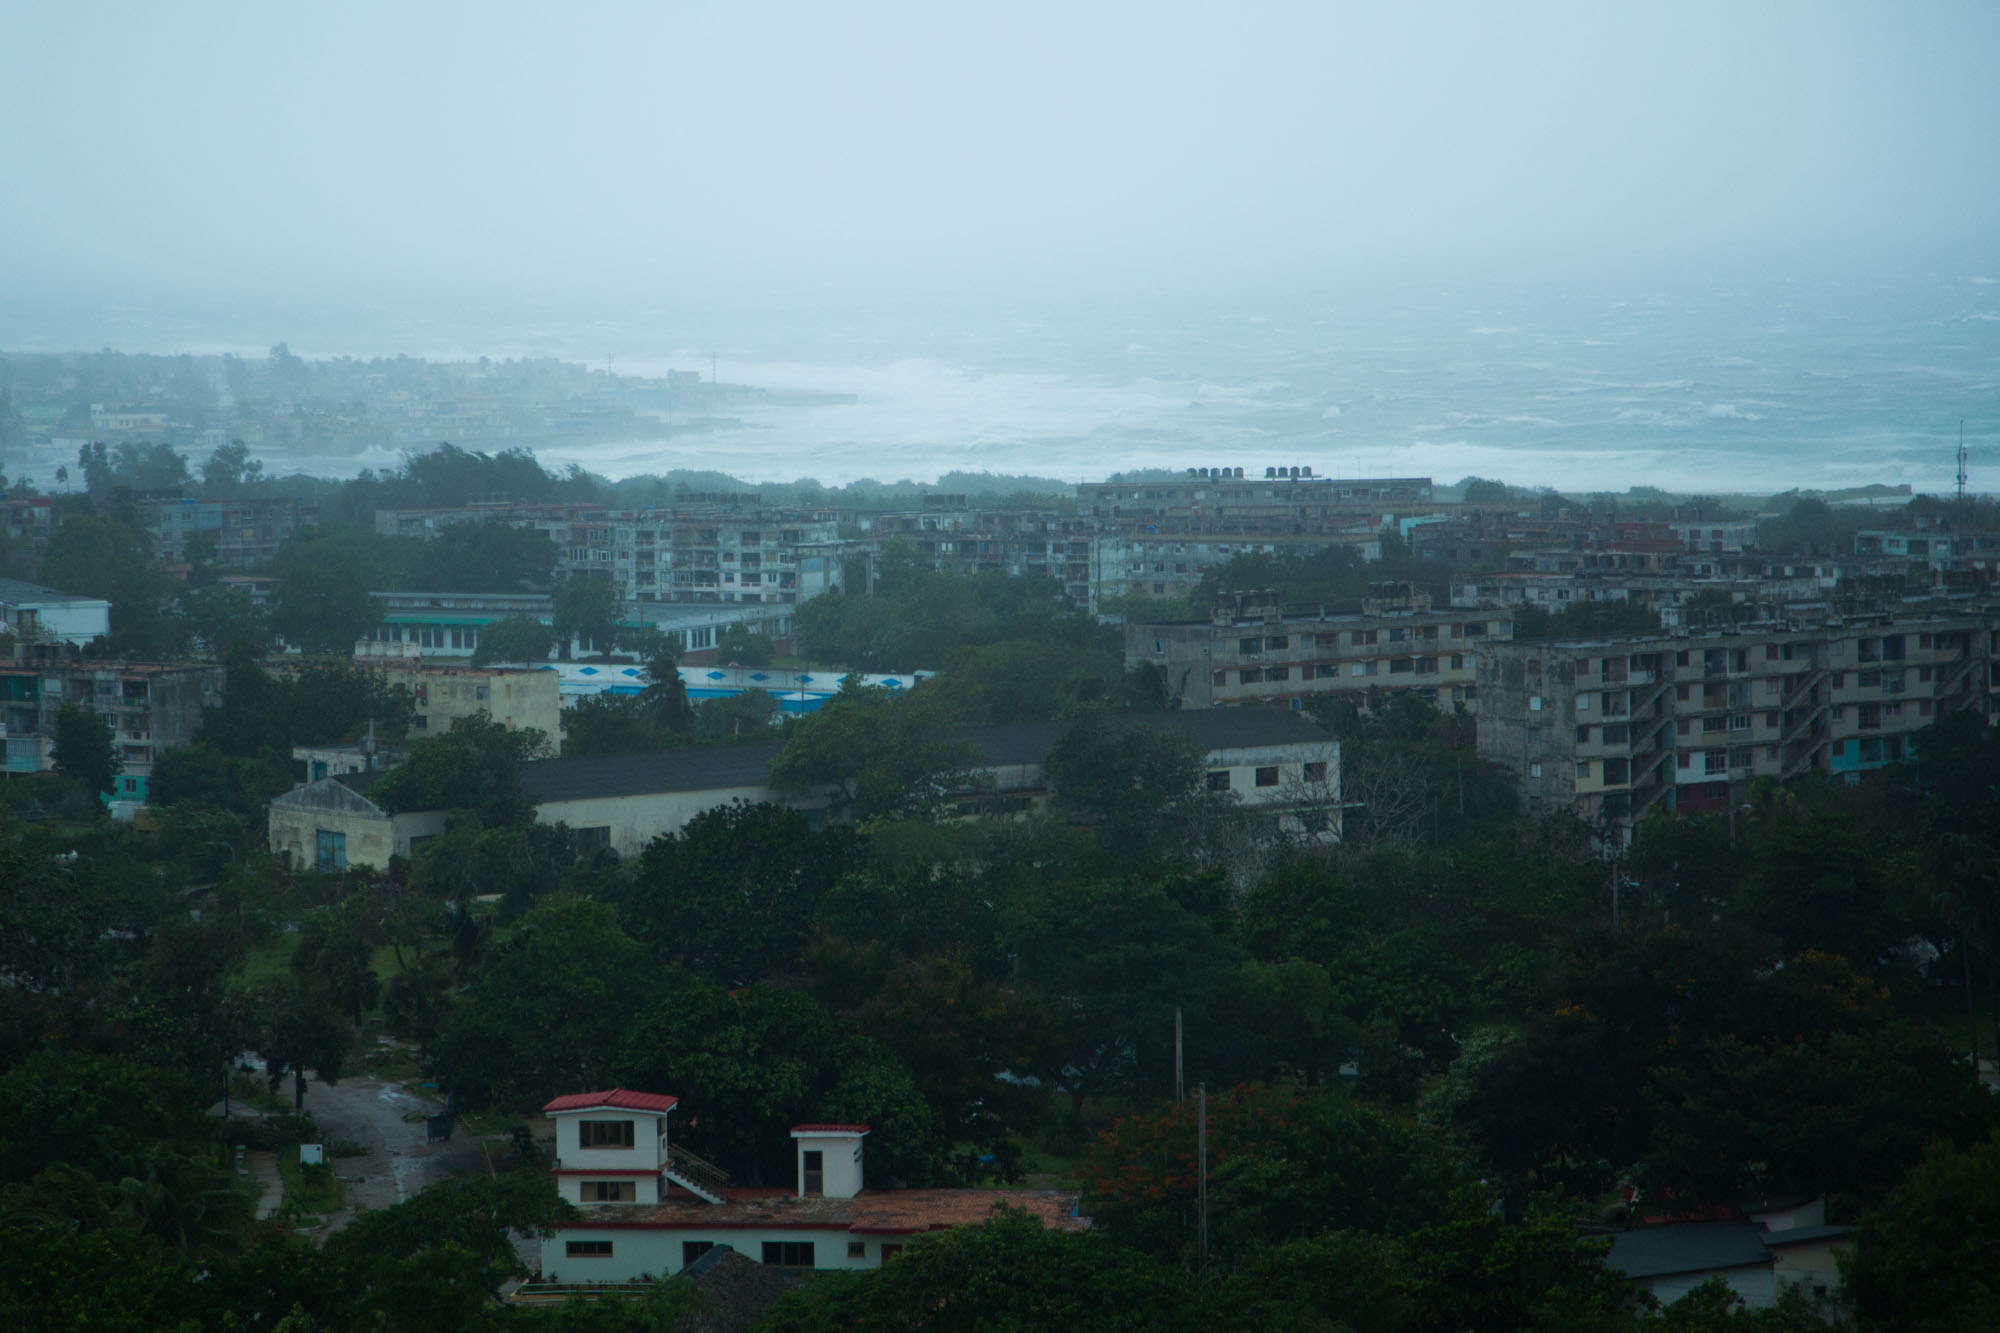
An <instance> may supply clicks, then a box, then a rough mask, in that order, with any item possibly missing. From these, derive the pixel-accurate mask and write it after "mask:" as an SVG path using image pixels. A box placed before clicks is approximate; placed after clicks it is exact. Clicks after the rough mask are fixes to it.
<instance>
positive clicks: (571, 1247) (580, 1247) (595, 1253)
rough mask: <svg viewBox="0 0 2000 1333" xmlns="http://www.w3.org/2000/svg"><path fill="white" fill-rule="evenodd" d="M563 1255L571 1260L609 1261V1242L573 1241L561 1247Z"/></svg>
mask: <svg viewBox="0 0 2000 1333" xmlns="http://www.w3.org/2000/svg"><path fill="white" fill-rule="evenodd" d="M563 1253H564V1254H565V1255H567V1256H568V1257H569V1258H571V1259H609V1258H610V1257H611V1242H610V1241H608V1240H573V1241H571V1242H569V1244H567V1245H565V1246H564V1247H563Z"/></svg>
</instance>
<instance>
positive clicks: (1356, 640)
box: [1347, 629, 1378, 648]
mask: <svg viewBox="0 0 2000 1333" xmlns="http://www.w3.org/2000/svg"><path fill="white" fill-rule="evenodd" d="M1377 633H1378V631H1376V630H1372V629H1356V630H1349V631H1348V632H1347V639H1348V642H1349V643H1352V644H1353V645H1355V646H1356V647H1357V648H1358V647H1360V646H1361V645H1362V644H1364V643H1373V642H1375V635H1376V634H1377Z"/></svg>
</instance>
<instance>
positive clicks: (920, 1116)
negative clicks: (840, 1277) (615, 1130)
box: [613, 969, 943, 1186]
mask: <svg viewBox="0 0 2000 1333" xmlns="http://www.w3.org/2000/svg"><path fill="white" fill-rule="evenodd" d="M650 976H651V977H652V978H653V982H652V985H651V987H650V988H649V993H648V995H647V996H646V997H645V998H646V1000H647V1003H646V1004H645V1007H644V1010H643V1012H641V1013H640V1014H639V1015H638V1017H637V1018H636V1019H634V1020H633V1022H632V1024H631V1025H630V1027H629V1030H628V1031H627V1032H626V1033H625V1034H624V1038H623V1041H622V1043H621V1044H620V1045H619V1048H618V1050H619V1056H618V1062H617V1064H616V1066H615V1067H614V1070H613V1073H614V1076H615V1078H614V1081H615V1082H617V1083H618V1084H619V1085H621V1086H624V1087H637V1088H645V1087H668V1086H671V1087H673V1088H674V1090H675V1092H676V1093H677V1094H678V1095H679V1096H680V1098H681V1102H682V1105H683V1109H684V1111H685V1113H686V1114H687V1117H688V1119H687V1120H686V1121H685V1122H682V1123H680V1124H678V1125H677V1127H676V1132H677V1133H679V1134H681V1135H682V1137H683V1140H684V1141H685V1142H687V1143H689V1145H690V1146H692V1147H693V1148H694V1149H695V1150H696V1151H698V1152H701V1153H704V1154H707V1155H710V1156H713V1157H715V1158H716V1159H717V1160H718V1161H720V1162H721V1163H722V1164H723V1165H724V1166H726V1167H729V1168H731V1169H732V1170H734V1171H735V1172H736V1173H737V1174H738V1175H739V1176H740V1177H743V1178H747V1179H748V1180H750V1181H752V1182H754V1183H759V1184H763V1183H775V1182H777V1181H784V1180H789V1179H790V1178H791V1172H792V1163H793V1161H794V1158H793V1155H792V1154H793V1148H794V1144H793V1142H792V1138H791V1126H792V1125H794V1124H797V1123H798V1117H799V1114H800V1108H801V1107H807V1106H810V1107H813V1108H815V1113H816V1114H818V1115H822V1116H824V1117H826V1118H827V1119H828V1120H832V1121H836V1122H842V1123H849V1122H854V1123H860V1124H865V1125H868V1126H869V1127H870V1131H871V1132H870V1133H869V1136H868V1174H869V1177H870V1179H871V1180H872V1181H873V1182H874V1183H875V1184H876V1185H877V1186H881V1185H885V1184H888V1183H889V1182H891V1181H895V1180H903V1181H906V1182H910V1183H915V1184H923V1183H928V1182H930V1181H931V1180H932V1179H934V1178H935V1176H936V1173H937V1171H938V1169H939V1157H940V1155H941V1152H942V1148H943V1145H942V1144H941V1143H939V1142H938V1141H937V1125H936V1121H935V1119H934V1118H933V1116H932V1114H931V1110H930V1108H929V1107H928V1106H926V1105H925V1104H924V1099H923V1097H922V1096H921V1095H920V1094H919V1093H918V1092H917V1089H916V1085H915V1084H914V1082H913V1081H912V1080H911V1078H910V1075H909V1071H908V1070H906V1069H904V1068H903V1067H902V1065H901V1063H900V1062H899V1061H897V1059H896V1058H895V1056H893V1055H892V1054H891V1053H890V1052H888V1051H887V1050H885V1049H884V1048H883V1047H882V1046H881V1045H880V1044H879V1043H877V1042H874V1041H871V1040H870V1039H869V1038H867V1037H865V1036H863V1035H862V1034H861V1033H860V1032H858V1031H857V1030H856V1029H855V1028H854V1026H853V1025H852V1024H851V1023H847V1022H845V1021H843V1020H841V1019H838V1018H836V1017H834V1016H833V1015H831V1014H829V1013H827V1012H826V1011H825V1010H824V1009H823V1008H821V1007H820V1005H819V1004H818V1003H817V1002H815V1001H814V1000H813V998H812V997H811V996H809V995H807V994H805V993H804V992H802V991H796V990H789V989H785V988H783V987H779V986H771V985H756V986H750V987H747V988H742V989H739V990H736V991H729V990H725V989H723V987H722V986H720V985H718V984H716V983H715V982H713V981H710V980H706V979H702V978H697V977H694V976H692V975H690V974H688V973H686V972H685V971H681V970H679V969H674V970H671V971H667V972H660V971H654V972H652V973H651V974H650Z"/></svg>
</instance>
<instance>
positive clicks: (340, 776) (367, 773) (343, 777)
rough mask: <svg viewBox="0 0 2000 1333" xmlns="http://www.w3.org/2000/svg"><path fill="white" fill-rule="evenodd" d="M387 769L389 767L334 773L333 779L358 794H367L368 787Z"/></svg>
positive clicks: (379, 778)
mask: <svg viewBox="0 0 2000 1333" xmlns="http://www.w3.org/2000/svg"><path fill="white" fill-rule="evenodd" d="M387 771H388V770H387V769H380V768H378V769H373V770H364V771H363V772H360V773H336V774H334V775H333V780H334V781H335V782H338V783H339V784H340V785H341V786H343V787H345V788H347V789H348V790H349V791H351V792H354V793H356V794H357V795H360V796H366V795H367V794H368V789H369V788H370V787H372V786H374V785H375V784H376V783H377V782H378V781H380V780H381V777H382V775H383V774H384V773H385V772H387Z"/></svg>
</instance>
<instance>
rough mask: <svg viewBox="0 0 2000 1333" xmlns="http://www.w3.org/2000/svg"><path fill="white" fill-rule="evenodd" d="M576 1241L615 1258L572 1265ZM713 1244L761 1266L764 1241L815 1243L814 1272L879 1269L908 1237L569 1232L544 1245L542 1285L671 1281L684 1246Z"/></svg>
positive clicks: (785, 1231)
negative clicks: (593, 1243) (603, 1245)
mask: <svg viewBox="0 0 2000 1333" xmlns="http://www.w3.org/2000/svg"><path fill="white" fill-rule="evenodd" d="M573 1240H598V1241H603V1240H608V1241H610V1242H611V1256H610V1257H609V1258H606V1259H571V1258H569V1257H568V1255H567V1253H566V1251H567V1247H568V1242H570V1241H573ZM691 1240H695V1241H709V1242H711V1243H713V1244H716V1245H727V1246H729V1247H731V1248H732V1249H734V1250H735V1251H736V1252H737V1253H738V1254H740V1255H742V1256H744V1257H745V1258H746V1259H749V1260H751V1261H752V1262H753V1263H760V1262H762V1261H763V1257H764V1242H765V1241H792V1242H798V1241H811V1242H812V1245H813V1266H814V1267H815V1268H879V1267H881V1266H882V1246H883V1244H884V1243H885V1242H886V1243H887V1244H890V1245H902V1244H905V1243H907V1242H908V1240H909V1237H907V1236H903V1235H894V1236H855V1235H851V1234H849V1233H848V1232H847V1231H845V1230H839V1229H835V1228H825V1229H820V1230H808V1229H806V1228H803V1227H798V1228H790V1227H787V1228H768V1229H766V1228H750V1227H715V1228H713V1229H705V1228H703V1227H700V1226H695V1225H689V1226H686V1227H674V1228H665V1227H645V1228H631V1229H627V1228H624V1227H595V1228H593V1227H589V1226H578V1227H564V1228H562V1229H561V1230H559V1231H557V1232H556V1233H555V1234H554V1235H553V1236H550V1237H549V1238H548V1239H547V1240H545V1241H543V1242H542V1279H543V1280H544V1281H546V1282H637V1281H639V1280H640V1279H641V1278H647V1277H653V1278H664V1277H672V1276H673V1275H674V1274H676V1273H678V1272H680V1271H681V1268H682V1267H683V1265H682V1263H681V1245H682V1244H683V1243H684V1242H686V1241H691ZM849 1241H859V1242H861V1244H862V1246H863V1251H864V1252H863V1253H862V1255H861V1256H860V1257H858V1258H850V1257H849V1256H848V1253H847V1245H848V1242H849Z"/></svg>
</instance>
